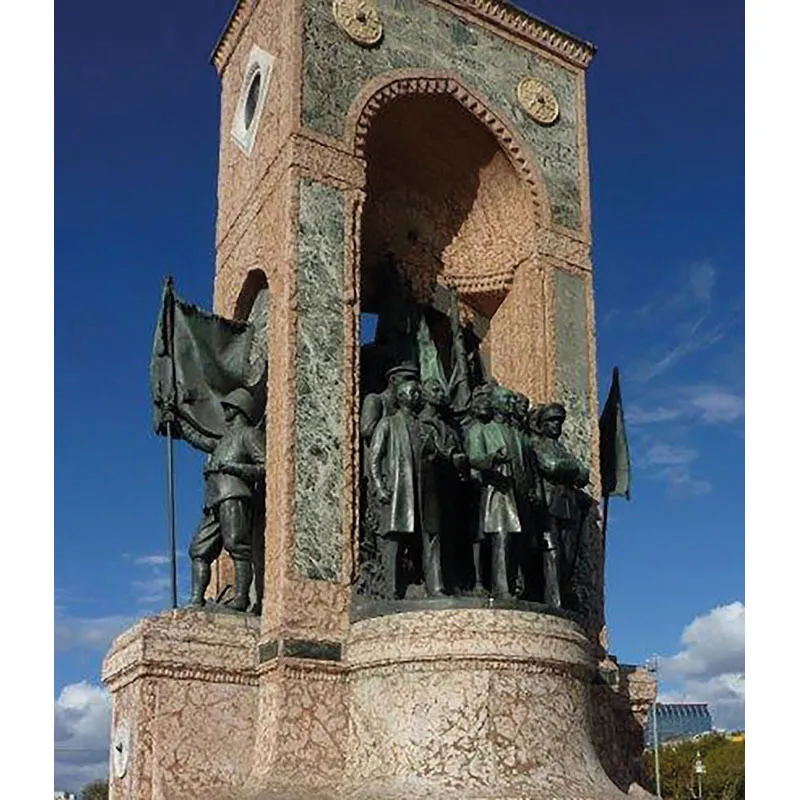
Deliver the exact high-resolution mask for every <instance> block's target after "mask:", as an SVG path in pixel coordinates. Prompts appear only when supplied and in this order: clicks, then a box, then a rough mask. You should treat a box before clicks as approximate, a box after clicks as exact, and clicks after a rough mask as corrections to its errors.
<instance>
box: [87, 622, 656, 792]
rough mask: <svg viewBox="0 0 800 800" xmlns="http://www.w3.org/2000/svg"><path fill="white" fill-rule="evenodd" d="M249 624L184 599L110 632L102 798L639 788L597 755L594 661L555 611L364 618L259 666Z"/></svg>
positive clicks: (573, 625)
mask: <svg viewBox="0 0 800 800" xmlns="http://www.w3.org/2000/svg"><path fill="white" fill-rule="evenodd" d="M259 627H260V621H259V620H258V619H256V618H253V617H246V616H243V615H222V614H211V613H207V612H203V611H183V610H182V611H172V612H168V613H165V614H162V615H160V616H159V617H155V618H151V619H146V620H143V621H142V622H140V623H138V624H137V625H136V626H134V627H133V628H132V629H131V630H129V631H128V632H126V633H125V634H123V635H122V636H120V637H119V638H118V639H117V640H116V641H115V643H114V645H113V647H112V649H111V652H110V653H109V654H108V656H107V658H106V661H105V663H104V668H103V680H104V681H105V683H106V685H107V686H108V687H109V689H110V691H111V693H112V696H113V699H114V713H113V722H112V726H113V727H112V758H111V776H110V790H111V793H110V797H111V798H112V800H122V798H125V800H145V798H146V800H184V799H185V800H189V798H191V799H192V800H205V798H209V800H210V798H215V800H256V799H257V800H351V799H352V800H400V798H402V799H403V800H416V799H417V798H418V799H419V800H423V799H424V800H451V798H452V800H456V798H458V800H622V798H625V797H630V796H632V795H633V794H635V793H636V792H640V794H637V795H636V796H641V797H647V796H649V795H647V794H646V793H642V792H641V790H640V789H639V787H637V786H635V784H634V785H632V786H631V787H630V793H629V794H626V792H625V791H624V790H628V786H627V785H625V786H622V783H624V781H623V782H620V780H619V779H617V778H616V776H615V779H616V781H617V785H615V783H614V782H613V781H612V779H611V778H610V777H609V775H608V773H607V771H606V770H604V766H603V765H604V763H605V759H603V762H602V763H601V758H600V757H599V756H598V752H597V751H596V749H595V741H596V736H597V723H598V716H597V714H596V713H595V712H594V709H593V705H592V704H593V702H595V701H594V700H593V695H594V693H596V688H597V683H596V678H597V669H596V661H595V659H594V657H593V655H592V652H591V648H590V643H589V641H588V639H587V637H586V635H585V634H584V632H583V629H582V628H581V626H580V624H579V623H577V622H576V621H575V620H573V619H570V618H568V617H566V616H564V615H557V614H548V613H537V612H533V611H520V610H508V609H507V610H501V609H482V608H471V609H445V610H427V611H426V610H423V611H415V612H406V613H395V614H390V615H386V616H381V617H375V618H371V619H362V620H360V621H358V622H354V623H353V624H352V626H351V629H350V635H349V638H348V639H347V640H346V641H345V643H344V648H343V653H342V660H341V662H339V663H338V664H333V663H323V662H320V661H315V660H314V659H312V658H295V657H288V656H286V655H280V656H276V657H274V658H271V659H270V660H269V661H268V662H266V663H263V664H260V665H259V664H258V661H259V658H260V656H259V646H258V645H259V642H258V632H259ZM262 649H263V648H262ZM317 673H319V674H317ZM312 690H313V691H312ZM318 691H319V692H322V694H318ZM270 698H272V701H276V702H277V706H276V705H275V702H268V701H270ZM279 698H283V700H280V699H279ZM290 701H291V702H290ZM285 704H288V705H286V708H283V705H285ZM273 706H274V707H273ZM278 706H281V707H278ZM328 706H330V708H328ZM331 715H332V716H333V717H335V719H334V718H331ZM326 720H327V722H326ZM593 724H594V732H593V727H592V726H593ZM593 734H594V736H595V738H594V739H593ZM609 734H610V735H612V736H613V735H615V732H614V731H609ZM331 737H332V738H331ZM303 743H304V744H303ZM119 745H121V748H119V747H118V746H119ZM296 745H297V746H296ZM300 745H302V746H300ZM327 761H331V764H327ZM333 762H336V763H333ZM326 764H327V767H326ZM337 764H338V765H339V766H337ZM623 789H624V790H623Z"/></svg>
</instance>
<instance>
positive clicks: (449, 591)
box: [360, 363, 591, 608]
mask: <svg viewBox="0 0 800 800" xmlns="http://www.w3.org/2000/svg"><path fill="white" fill-rule="evenodd" d="M386 377H387V386H386V388H385V389H384V391H382V392H380V393H372V394H368V395H367V396H366V397H365V399H364V403H363V407H362V413H361V425H360V429H361V437H362V445H363V449H362V451H363V462H364V492H363V494H362V503H363V504H364V505H365V506H366V508H364V509H363V513H362V516H363V518H364V526H363V527H364V530H363V534H362V547H363V548H364V550H365V553H367V554H369V553H371V554H372V558H373V559H376V560H377V561H378V562H379V567H378V568H377V570H374V574H376V575H377V576H378V577H379V580H377V581H373V583H372V585H371V586H369V587H368V589H367V591H366V592H365V593H367V594H371V595H373V596H377V597H381V598H383V599H387V600H397V599H402V598H404V597H405V596H406V592H407V591H408V587H409V586H410V585H412V584H415V583H421V584H422V585H423V586H424V592H425V595H426V596H427V597H429V598H437V597H443V596H447V595H462V596H463V595H473V596H475V595H477V596H487V595H491V596H492V597H493V598H495V599H497V600H510V599H512V598H517V599H521V600H527V601H531V602H538V603H546V604H547V605H549V606H552V607H556V608H560V607H568V608H569V607H574V605H575V602H576V600H575V596H574V591H573V587H572V577H573V574H574V567H575V561H576V557H577V549H578V546H579V537H580V532H581V528H582V525H583V521H584V519H585V516H586V513H587V511H588V509H589V506H590V503H591V498H590V497H589V496H588V495H587V494H585V493H584V492H582V491H581V490H582V489H583V488H584V487H585V486H586V485H587V484H588V482H589V473H588V470H587V469H586V467H585V466H584V465H582V464H581V463H580V462H579V461H578V459H577V458H576V457H575V456H574V455H573V454H572V453H570V451H569V450H568V449H567V448H566V447H565V445H564V444H563V443H562V442H561V441H560V437H561V433H562V426H563V423H564V420H565V418H566V411H565V409H564V406H562V405H560V404H558V403H549V404H546V405H542V406H538V407H531V404H530V402H529V400H528V398H527V397H525V396H524V395H522V394H520V393H518V392H514V391H511V390H510V389H508V388H505V387H503V386H501V385H499V384H497V383H496V382H494V381H486V382H484V383H481V384H479V385H477V386H475V387H474V388H473V389H472V391H471V393H470V396H469V402H468V404H467V405H466V407H465V408H463V407H462V408H458V407H457V405H456V404H454V403H451V401H450V397H449V394H450V392H449V391H448V389H447V388H445V385H444V384H443V381H442V380H441V379H440V378H439V377H430V376H429V377H427V378H425V379H424V380H423V379H421V375H420V370H419V368H417V367H416V366H415V365H414V364H413V363H404V364H401V365H398V366H395V367H393V368H391V369H390V370H389V371H388V372H387V375H386ZM370 537H371V538H372V539H373V540H374V541H372V542H370V541H369V539H370ZM366 558H369V555H367V556H366Z"/></svg>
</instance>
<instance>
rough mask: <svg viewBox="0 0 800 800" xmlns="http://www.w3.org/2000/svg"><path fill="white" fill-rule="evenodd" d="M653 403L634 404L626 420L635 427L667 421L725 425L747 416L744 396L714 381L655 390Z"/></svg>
mask: <svg viewBox="0 0 800 800" xmlns="http://www.w3.org/2000/svg"><path fill="white" fill-rule="evenodd" d="M649 396H650V397H653V398H654V399H653V406H652V407H648V406H647V405H644V404H643V403H642V402H640V403H639V404H634V405H631V406H630V408H628V409H627V410H626V412H625V421H626V422H627V423H628V424H629V425H632V426H634V427H640V426H645V425H658V424H660V423H667V422H684V423H702V424H705V425H724V424H727V423H731V422H736V421H737V420H739V419H741V418H742V417H743V416H744V396H743V395H742V394H741V393H740V392H737V391H735V390H734V389H732V388H728V387H724V386H719V385H714V384H695V385H689V386H677V387H672V388H669V389H663V390H661V391H651V392H650V393H649Z"/></svg>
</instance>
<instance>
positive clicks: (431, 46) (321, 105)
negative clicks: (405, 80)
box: [302, 0, 581, 230]
mask: <svg viewBox="0 0 800 800" xmlns="http://www.w3.org/2000/svg"><path fill="white" fill-rule="evenodd" d="M377 4H378V9H379V12H380V15H381V20H382V21H383V28H384V35H383V39H382V40H381V42H380V43H379V44H378V45H377V46H375V47H371V48H365V47H361V46H359V45H358V44H356V43H355V42H353V41H352V40H351V39H350V38H348V36H347V35H346V34H345V33H344V31H342V30H341V29H340V28H339V27H338V26H337V25H336V23H335V21H334V19H333V13H332V11H331V2H330V0H305V4H304V10H305V32H304V46H303V91H302V106H303V122H304V124H305V125H307V126H309V127H310V128H313V129H314V130H316V131H319V132H320V133H326V134H329V135H331V136H335V137H340V136H341V135H342V133H343V130H344V121H345V118H346V116H347V113H348V110H349V109H350V106H351V104H352V102H353V100H354V99H355V97H356V95H357V94H358V92H359V91H360V90H361V88H362V87H363V86H364V84H365V83H366V82H367V81H370V80H372V79H373V78H375V77H377V76H378V75H381V74H382V73H384V72H387V71H390V70H396V69H411V68H420V69H441V70H450V71H454V72H457V73H458V74H459V75H460V76H461V78H462V81H463V83H464V84H465V86H467V87H468V88H474V89H478V90H479V91H481V92H482V93H483V94H484V95H485V96H486V97H487V98H488V100H489V102H490V103H491V104H492V105H493V106H494V107H495V108H497V110H498V111H501V112H502V113H503V114H505V116H506V117H507V118H508V119H509V120H510V121H511V122H512V124H513V125H514V126H515V127H516V130H517V131H518V132H519V134H520V135H521V136H522V137H523V138H524V139H525V140H527V142H528V144H529V146H530V149H531V151H532V152H533V153H534V155H535V157H536V158H537V159H538V161H539V166H540V168H541V170H542V174H543V175H544V180H545V182H546V184H547V191H548V194H549V197H550V204H551V208H552V215H553V220H554V221H555V222H557V223H559V224H561V225H564V226H566V227H569V228H572V229H573V230H578V229H579V226H580V219H581V208H580V189H579V186H580V184H579V164H578V119H577V114H578V110H577V104H576V79H575V77H574V75H573V73H571V72H570V71H569V70H566V69H563V68H561V67H558V66H556V65H555V64H553V63H552V62H550V61H548V60H546V59H543V58H538V57H537V56H536V55H534V54H533V53H530V52H529V51H527V50H525V49H523V48H521V47H519V46H517V45H515V44H513V43H511V42H509V41H507V40H506V39H503V38H502V37H500V36H497V35H495V34H493V33H490V32H489V31H487V30H485V29H483V28H478V27H471V26H468V25H465V24H464V23H463V22H461V21H460V20H459V19H458V18H457V17H455V16H454V15H453V14H452V13H450V12H448V11H446V10H444V9H440V8H437V7H436V6H433V5H430V4H429V3H427V2H425V0H377ZM529 75H532V76H535V77H539V78H541V79H542V80H543V81H545V82H546V83H547V84H548V85H549V86H550V87H551V88H552V90H553V91H554V92H555V95H556V97H557V98H558V102H559V106H560V108H561V114H560V117H559V119H558V121H557V122H556V123H555V125H553V126H551V127H543V126H541V125H538V124H537V123H536V122H534V121H533V120H532V119H531V118H530V117H529V116H528V115H527V114H526V113H525V112H524V111H523V110H522V108H521V106H520V105H519V103H518V102H517V99H516V90H517V84H518V83H519V81H520V80H521V79H522V78H524V77H526V76H529Z"/></svg>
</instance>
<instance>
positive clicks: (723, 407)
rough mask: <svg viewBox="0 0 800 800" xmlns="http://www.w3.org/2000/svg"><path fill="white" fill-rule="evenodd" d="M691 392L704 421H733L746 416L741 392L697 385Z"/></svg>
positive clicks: (695, 405) (693, 401)
mask: <svg viewBox="0 0 800 800" xmlns="http://www.w3.org/2000/svg"><path fill="white" fill-rule="evenodd" d="M689 393H690V395H691V398H690V400H689V402H690V403H691V405H692V406H693V407H694V408H695V409H696V410H697V411H699V412H700V418H701V420H702V421H703V422H707V423H710V424H714V423H718V422H733V421H734V420H737V419H739V417H741V416H744V397H742V396H741V395H739V394H736V393H734V392H731V391H728V390H726V389H720V388H718V387H715V386H696V387H693V388H692V389H690V390H689Z"/></svg>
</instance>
